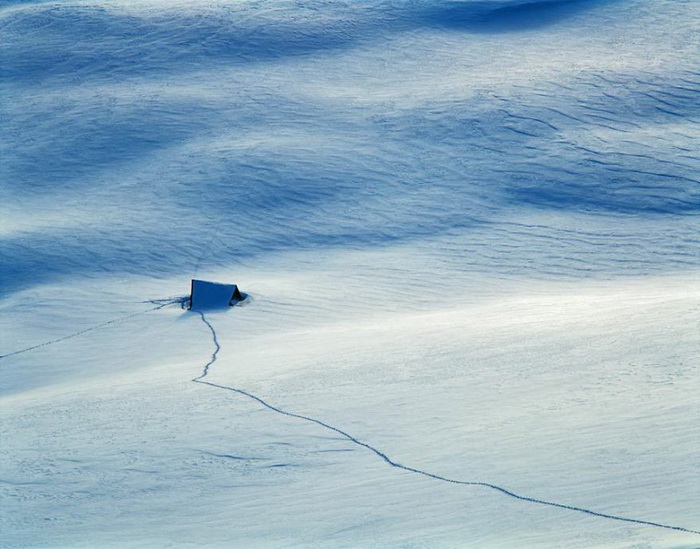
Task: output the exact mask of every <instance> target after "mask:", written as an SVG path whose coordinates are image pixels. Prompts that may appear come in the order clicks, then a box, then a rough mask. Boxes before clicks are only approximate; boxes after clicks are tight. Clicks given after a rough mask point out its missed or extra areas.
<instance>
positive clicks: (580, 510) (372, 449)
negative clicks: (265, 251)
mask: <svg viewBox="0 0 700 549" xmlns="http://www.w3.org/2000/svg"><path fill="white" fill-rule="evenodd" d="M198 312H199V316H200V317H201V319H202V322H204V324H206V326H207V327H208V328H209V331H210V332H211V336H212V341H213V342H214V346H215V350H214V352H213V353H212V355H211V358H210V359H209V361H208V362H207V363H206V364H205V365H204V368H203V370H202V374H201V375H199V376H197V377H195V378H193V379H192V381H193V382H194V383H200V384H202V385H208V386H210V387H214V388H216V389H223V390H226V391H231V392H233V393H238V394H240V395H243V396H245V397H248V398H250V399H252V400H254V401H256V402H257V403H259V404H261V405H262V406H264V407H265V408H267V409H269V410H272V411H273V412H276V413H278V414H282V415H284V416H287V417H293V418H296V419H301V420H303V421H308V422H310V423H315V424H316V425H319V426H321V427H323V428H325V429H328V430H330V431H333V432H335V433H337V434H339V435H341V436H342V437H344V438H346V439H347V440H349V441H350V442H352V443H353V444H356V445H358V446H362V447H363V448H366V449H367V450H369V451H370V452H372V453H373V454H375V455H377V456H378V457H380V458H381V459H382V460H383V461H384V462H385V463H387V464H388V465H390V466H391V467H395V468H396V469H402V470H404V471H407V472H409V473H415V474H418V475H422V476H425V477H429V478H432V479H435V480H439V481H442V482H448V483H450V484H460V485H463V486H481V487H484V488H490V489H492V490H496V491H497V492H500V493H502V494H505V495H506V496H509V497H511V498H514V499H517V500H520V501H525V502H528V503H536V504H539V505H546V506H549V507H558V508H560V509H568V510H569V511H576V512H578V513H584V514H587V515H592V516H595V517H600V518H605V519H609V520H616V521H622V522H629V523H634V524H641V525H644V526H653V527H655V528H664V529H667V530H676V531H679V532H687V533H690V534H699V535H700V531H698V530H691V529H689V528H683V527H682V526H673V525H670V524H662V523H659V522H652V521H648V520H641V519H635V518H629V517H622V516H618V515H610V514H607V513H601V512H598V511H594V510H592V509H586V508H584V507H577V506H574V505H567V504H565V503H557V502H554V501H547V500H543V499H538V498H533V497H529V496H523V495H521V494H517V493H515V492H512V491H511V490H508V489H506V488H503V487H502V486H498V485H496V484H491V483H488V482H480V481H469V480H458V479H453V478H449V477H444V476H442V475H438V474H435V473H431V472H429V471H423V470H421V469H416V468H415V467H410V466H408V465H403V464H401V463H399V462H397V461H394V460H393V459H391V458H390V457H389V456H388V455H387V454H385V453H384V452H382V451H381V450H379V449H378V448H376V447H374V446H372V445H371V444H368V443H367V442H363V441H362V440H360V439H358V438H356V437H354V436H353V435H351V434H350V433H348V432H346V431H343V430H342V429H339V428H338V427H334V426H333V425H330V424H328V423H325V422H323V421H321V420H320V419H316V418H313V417H310V416H305V415H302V414H296V413H294V412H289V411H286V410H283V409H281V408H278V407H277V406H274V405H272V404H270V403H269V402H267V401H265V400H264V399H262V398H261V397H259V396H257V395H254V394H252V393H249V392H247V391H245V390H243V389H239V388H236V387H229V386H227V385H219V384H217V383H212V382H210V381H204V378H205V377H207V376H208V375H209V368H210V367H211V366H212V365H213V364H214V363H215V362H216V361H217V359H218V355H219V352H220V351H221V344H220V343H219V340H218V338H217V335H216V330H215V329H214V327H213V326H212V324H211V323H210V322H209V321H208V320H207V318H206V317H205V316H204V313H202V312H201V311H198Z"/></svg>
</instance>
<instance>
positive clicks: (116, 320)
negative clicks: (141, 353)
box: [0, 301, 174, 360]
mask: <svg viewBox="0 0 700 549" xmlns="http://www.w3.org/2000/svg"><path fill="white" fill-rule="evenodd" d="M173 303H174V302H173V301H168V302H167V303H162V304H160V305H158V306H156V307H152V308H150V309H146V310H145V311H139V312H137V313H132V314H130V315H126V316H120V317H117V318H113V319H111V320H108V321H106V322H102V323H101V324H96V325H94V326H90V327H88V328H85V329H84V330H80V331H79V332H74V333H72V334H68V335H66V336H62V337H58V338H56V339H51V340H49V341H44V342H43V343H38V344H37V345H32V346H30V347H25V348H24V349H19V350H17V351H13V352H11V353H7V354H4V355H0V360H2V359H4V358H9V357H11V356H15V355H21V354H22V353H26V352H29V351H33V350H34V349H40V348H41V347H47V346H49V345H53V344H54V343H60V342H61V341H66V340H67V339H73V338H74V337H78V336H80V335H83V334H86V333H88V332H92V331H94V330H99V329H100V328H104V327H105V326H109V325H110V324H116V323H118V322H124V321H125V320H129V319H131V318H134V317H137V316H141V315H145V314H147V313H151V312H153V311H157V310H158V309H162V308H163V307H166V306H167V305H172V304H173Z"/></svg>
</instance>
